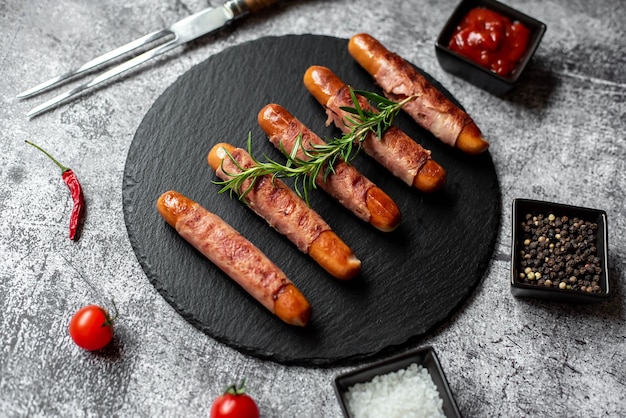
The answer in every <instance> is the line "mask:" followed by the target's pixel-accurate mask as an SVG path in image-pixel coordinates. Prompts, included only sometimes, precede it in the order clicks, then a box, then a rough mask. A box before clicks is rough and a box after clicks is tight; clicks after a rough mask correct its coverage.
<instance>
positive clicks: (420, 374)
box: [346, 363, 445, 418]
mask: <svg viewBox="0 0 626 418" xmlns="http://www.w3.org/2000/svg"><path fill="white" fill-rule="evenodd" d="M346 401H347V404H348V409H349V410H350V413H351V414H352V416H353V417H354V418H381V417H385V418H395V417H398V418H406V417H415V418H422V417H423V418H426V417H428V418H435V417H445V415H444V413H443V401H442V399H441V397H440V396H439V392H438V391H437V386H435V384H434V382H433V380H432V378H431V377H430V374H429V373H428V370H426V369H425V368H423V367H422V366H420V365H418V364H416V363H413V364H411V365H410V366H409V367H407V368H406V369H402V370H398V371H395V372H391V373H388V374H384V375H379V376H375V377H374V378H373V379H372V380H371V381H369V382H366V383H357V384H355V385H354V386H351V387H350V388H349V389H348V391H347V392H346Z"/></svg>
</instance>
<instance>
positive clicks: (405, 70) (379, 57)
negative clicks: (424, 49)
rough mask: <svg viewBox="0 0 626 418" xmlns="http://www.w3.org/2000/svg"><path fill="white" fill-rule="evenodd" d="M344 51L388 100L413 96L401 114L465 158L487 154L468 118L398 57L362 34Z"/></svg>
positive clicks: (484, 144) (376, 41)
mask: <svg viewBox="0 0 626 418" xmlns="http://www.w3.org/2000/svg"><path fill="white" fill-rule="evenodd" d="M348 51H349V52H350V55H352V57H353V58H354V59H355V60H356V61H357V62H358V63H359V64H360V65H361V66H362V67H363V68H364V69H365V70H366V71H367V72H368V73H370V74H371V75H372V77H374V80H375V81H376V83H377V84H378V85H379V86H380V87H381V88H382V89H383V90H384V91H385V94H386V95H387V97H389V98H390V99H392V100H396V101H401V100H403V99H405V98H407V97H409V96H413V95H417V99H415V100H413V101H412V102H410V103H407V104H406V105H405V106H404V107H403V110H405V111H406V112H407V113H408V114H409V115H411V117H412V118H413V119H415V121H416V122H417V123H418V124H419V125H420V126H422V127H424V128H425V129H428V130H429V131H430V132H432V133H433V135H435V136H436V137H437V138H439V139H440V140H441V141H442V142H444V143H446V144H448V145H451V146H453V147H457V148H459V149H460V150H462V151H464V152H467V153H468V154H480V153H481V152H484V151H485V150H487V148H488V147H489V143H488V142H487V141H485V139H484V138H483V136H482V133H481V132H480V129H479V128H478V126H477V125H476V123H475V122H474V121H473V120H472V118H471V117H470V116H469V115H468V114H467V113H465V112H464V111H463V110H461V109H460V108H458V107H457V106H455V105H454V103H452V102H451V101H450V100H448V98H446V97H445V96H444V95H443V94H442V93H441V92H440V91H439V90H437V89H436V88H435V87H434V86H433V85H432V84H431V83H430V82H429V81H428V80H427V79H426V78H425V77H424V76H423V75H422V74H420V73H419V72H418V71H417V70H416V69H415V68H414V67H413V66H412V65H411V64H409V63H408V62H407V61H405V60H404V59H403V58H402V57H400V56H399V55H397V54H395V53H393V52H390V51H389V50H388V49H387V48H385V47H384V46H383V45H382V44H381V43H380V42H379V41H378V40H376V39H374V38H373V37H372V36H370V35H368V34H365V33H361V34H358V35H354V36H353V37H352V38H350V41H349V43H348Z"/></svg>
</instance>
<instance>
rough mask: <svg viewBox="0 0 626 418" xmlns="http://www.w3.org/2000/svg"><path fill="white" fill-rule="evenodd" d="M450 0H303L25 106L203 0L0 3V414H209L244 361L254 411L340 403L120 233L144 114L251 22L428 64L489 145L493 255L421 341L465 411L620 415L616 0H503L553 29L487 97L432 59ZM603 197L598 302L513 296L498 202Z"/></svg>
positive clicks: (621, 133)
mask: <svg viewBox="0 0 626 418" xmlns="http://www.w3.org/2000/svg"><path fill="white" fill-rule="evenodd" d="M456 3H457V2H456V1H455V0H436V1H435V0H428V1H421V2H408V1H405V2H400V1H389V2H381V1H373V0H362V1H358V2H357V1H352V0H337V1H321V0H300V1H286V2H281V3H280V4H279V5H277V6H276V7H274V8H272V9H271V10H268V11H266V12H263V13H261V14H259V15H257V16H249V17H248V18H246V19H245V20H243V21H240V22H239V23H237V24H236V25H234V26H232V27H230V28H228V29H226V30H224V31H222V32H220V33H219V34H216V35H212V36H208V37H206V38H203V39H201V40H198V41H196V42H193V43H191V44H190V45H188V46H186V47H184V48H181V49H179V50H176V51H175V52H174V53H171V54H169V55H167V56H165V57H162V58H160V59H158V60H155V61H153V62H151V63H150V64H149V65H146V66H143V67H142V68H141V69H140V70H138V71H135V72H133V73H132V74H131V75H129V76H127V77H123V78H121V79H120V80H118V81H117V82H115V83H112V84H109V85H107V86H106V87H105V88H101V89H98V90H97V91H96V92H94V93H91V94H88V95H85V96H83V97H81V98H79V99H78V100H75V101H72V102H71V103H68V104H67V105H64V106H62V107H59V108H57V109H56V110H54V111H52V112H49V113H46V114H44V115H43V116H41V117H38V118H35V119H32V120H28V119H27V118H26V117H25V113H26V112H27V111H28V110H29V109H30V108H31V107H33V106H34V105H35V104H38V103H39V102H40V101H41V99H45V98H48V97H52V94H51V93H49V94H47V95H44V96H42V98H37V99H33V100H25V101H20V100H17V99H16V98H15V96H16V94H17V93H19V92H20V91H22V90H24V89H26V88H28V87H31V86H32V85H35V84H37V83H39V82H41V81H43V80H45V79H47V78H49V77H51V76H53V75H56V74H59V73H62V72H64V71H65V70H67V69H69V68H70V67H72V66H74V65H77V64H80V63H82V62H85V61H87V60H88V59H90V58H92V57H93V56H95V55H98V54H100V53H103V52H106V51H108V50H110V49H112V48H113V47H115V46H117V45H120V44H123V43H125V42H127V41H129V40H131V39H134V38H136V37H138V36H140V35H143V34H145V33H148V32H151V31H153V30H156V29H159V28H161V27H164V26H166V25H167V24H169V23H171V22H174V21H176V20H178V19H180V18H182V17H184V16H186V15H188V14H190V13H192V12H195V11H197V10H200V9H201V8H203V7H205V6H206V4H207V3H206V2H205V1H203V0H190V1H181V0H176V1H171V0H163V1H161V2H158V1H156V0H135V1H133V2H130V3H129V2H125V1H124V2H123V1H119V0H118V1H115V0H101V1H98V2H93V1H87V0H55V1H51V0H38V1H36V2H33V1H19V0H0V36H1V37H2V39H3V42H2V44H1V45H0V96H1V99H2V106H1V107H0V132H1V134H0V135H1V138H2V140H1V141H0V177H1V181H0V209H1V211H0V222H1V226H2V227H1V228H0V415H1V416H8V417H14V416H189V417H192V416H207V414H208V411H209V408H210V404H211V402H212V400H213V399H214V397H215V396H217V394H218V393H220V392H221V390H222V389H223V388H224V387H225V386H227V385H228V384H230V383H232V381H233V380H236V379H239V378H240V377H242V376H247V377H248V382H249V383H248V386H249V390H250V392H251V393H252V395H253V396H254V397H255V398H256V399H257V400H258V403H259V405H260V409H261V412H262V415H263V416H266V417H295V416H304V417H335V416H339V415H340V409H339V407H338V403H337V400H336V397H335V394H334V393H333V389H332V380H333V378H334V376H335V375H337V374H338V373H340V372H343V371H345V370H349V369H350V368H348V367H346V368H329V369H310V368H299V367H287V366H282V365H279V364H275V363H272V362H265V361H260V360H257V359H255V358H251V357H247V356H244V355H242V354H240V353H238V352H236V351H234V350H233V349H231V348H229V347H227V346H224V345H221V344H219V343H217V342H215V341H213V340H211V339H210V338H208V337H207V336H205V335H204V334H202V333H200V332H198V331H197V330H196V329H194V328H193V327H192V326H190V325H189V324H188V323H187V322H185V320H184V319H183V318H181V317H180V316H179V315H177V314H176V313H175V312H174V310H173V309H172V308H171V307H170V306H169V305H168V304H167V303H166V302H165V301H164V300H163V299H162V298H161V296H160V295H159V294H158V293H157V292H156V291H155V289H154V288H153V287H152V286H151V285H150V283H149V282H148V280H147V278H146V277H145V275H144V273H143V271H142V270H141V268H140V267H139V264H138V262H137V260H136V258H135V256H134V253H133V251H132V249H131V247H130V244H129V241H128V237H127V235H126V228H125V225H124V219H123V213H122V201H121V183H122V175H123V169H124V162H125V157H126V152H127V150H128V147H129V145H130V143H131V140H132V138H133V134H134V132H135V130H136V128H137V126H138V125H139V123H140V121H141V119H142V118H143V115H144V114H145V113H146V111H147V110H148V109H149V107H150V105H151V104H152V103H153V102H154V100H156V99H157V97H158V96H159V95H160V93H161V92H162V91H163V90H164V89H165V88H166V87H167V86H168V85H170V84H171V83H172V82H174V81H175V80H176V79H177V77H179V76H180V75H182V74H183V73H184V72H185V71H187V70H188V69H189V68H191V67H192V66H193V65H194V64H197V63H199V62H201V61H203V60H204V59H206V58H207V57H209V56H211V55H212V54H215V53H217V52H219V51H221V50H223V49H225V48H228V47H229V46H232V45H236V44H239V43H241V42H245V41H247V40H251V39H256V38H258V37H261V36H265V35H282V34H294V33H295V34H299V33H315V34H324V35H331V36H337V37H343V38H348V37H350V36H351V35H353V34H355V33H357V32H361V31H367V32H370V33H372V34H373V35H374V36H376V37H377V38H379V39H380V40H381V41H382V42H383V43H385V44H387V45H389V46H390V47H391V48H392V49H394V50H396V51H398V52H399V53H401V54H402V55H403V56H405V57H406V58H407V59H409V60H410V61H412V62H414V63H416V64H418V65H419V66H420V67H421V68H423V69H424V70H426V71H427V72H428V73H430V74H431V75H433V76H434V77H435V78H437V79H438V80H439V81H440V82H441V83H442V84H443V85H444V86H445V87H447V88H448V90H450V91H451V92H452V93H453V94H454V95H455V97H456V98H457V99H458V100H459V101H460V102H461V103H462V104H463V105H464V106H465V107H466V108H467V110H468V111H469V113H470V114H471V115H472V116H473V117H474V119H475V120H476V121H477V123H478V125H479V126H480V127H481V128H482V130H483V132H484V133H485V135H486V137H487V138H488V139H489V140H490V142H491V153H492V156H493V159H494V162H495V165H496V168H497V171H498V175H499V178H500V184H501V188H502V199H503V201H502V205H503V212H502V228H501V231H500V234H499V238H498V242H497V244H496V250H495V253H494V256H493V260H492V264H491V266H490V268H489V270H488V272H487V275H486V277H485V278H484V280H483V282H482V283H481V284H480V285H479V287H478V288H477V289H476V291H475V292H474V294H473V296H472V297H471V298H470V299H469V300H468V302H467V303H466V304H465V305H464V306H463V307H462V309H460V310H459V311H458V313H457V314H456V315H455V316H454V317H453V318H451V320H450V321H449V322H448V323H446V324H445V325H443V326H442V327H440V329H437V330H435V332H433V333H432V335H431V336H430V337H429V338H426V339H424V340H423V341H422V344H423V345H425V344H429V345H432V346H434V347H435V349H436V350H437V353H438V355H439V357H440V360H441V362H442V365H443V367H444V370H445V372H446V374H447V377H448V380H449V382H450V385H451V389H452V391H453V393H454V395H455V397H456V401H457V403H458V405H459V408H460V410H461V412H462V413H463V414H464V415H465V416H468V417H475V416H507V417H512V416H525V415H527V416H568V417H578V416H580V417H583V416H584V417H589V416H594V417H595V416H597V417H600V416H615V417H617V416H626V395H625V394H626V321H625V318H626V314H625V311H624V286H625V284H626V283H625V279H626V273H625V271H626V266H625V262H624V260H625V259H626V238H624V236H625V234H626V209H625V208H624V195H625V192H626V145H625V144H626V131H625V128H624V127H625V126H626V117H625V114H626V105H625V103H626V71H625V70H624V68H626V41H625V40H626V33H625V30H624V25H623V24H624V22H626V8H624V7H623V4H622V2H621V1H620V0H601V1H594V2H588V1H584V0H575V1H569V0H529V1H523V0H509V1H507V2H506V3H507V4H509V5H511V6H514V7H516V8H518V9H519V10H521V11H523V12H526V13H529V14H531V15H533V16H534V17H536V18H538V19H539V20H541V21H543V22H545V23H546V24H547V26H548V31H547V33H546V35H545V37H544V39H543V42H542V44H541V46H540V47H539V50H538V51H537V54H536V57H535V60H534V61H533V66H532V67H531V68H530V70H529V71H528V73H527V74H526V76H525V77H524V80H523V84H522V85H521V86H520V87H519V88H518V89H516V90H515V91H514V92H512V93H511V94H509V95H507V96H506V97H503V98H497V97H494V96H491V95H490V94H488V93H486V92H484V91H481V90H479V89H477V88H475V87H473V86H471V85H469V84H467V83H466V82H464V81H462V80H460V79H457V78H455V77H453V76H451V75H449V74H447V73H445V72H443V70H442V69H441V68H440V67H439V65H438V63H437V61H436V58H435V53H434V46H433V45H434V41H435V38H436V37H437V34H438V31H439V30H440V28H441V27H442V26H443V24H444V22H445V21H446V19H447V17H448V16H449V14H450V13H451V12H452V10H453V9H454V7H455V6H456ZM25 139H30V140H32V141H34V142H37V143H39V144H40V145H42V146H43V147H45V148H47V149H49V150H50V151H52V152H53V153H54V154H56V155H57V156H58V157H59V158H60V159H61V160H62V161H63V162H64V163H65V164H67V165H69V166H71V167H72V168H73V169H74V170H75V171H76V172H77V173H78V175H79V177H80V179H81V181H82V182H83V184H84V187H85V196H86V199H87V207H88V212H87V217H86V223H85V226H84V229H83V234H82V237H81V239H80V240H79V241H78V242H70V241H69V240H68V239H67V228H66V226H67V216H68V212H69V210H70V206H71V201H70V198H69V195H68V193H67V191H66V188H65V185H64V184H63V183H61V181H60V179H59V176H58V174H59V172H58V171H55V170H56V168H55V167H54V165H52V163H50V162H49V161H46V160H45V159H44V157H43V156H42V155H41V154H39V153H38V152H37V151H36V150H35V149H33V148H31V147H29V146H28V145H26V144H25V143H24V140H25ZM517 197H524V198H536V199H542V200H552V201H558V202H562V203H568V204H574V205H582V206H588V207H595V208H598V209H603V210H605V211H606V212H607V213H608V219H609V228H610V234H609V245H610V263H611V279H612V285H613V287H614V289H615V293H614V295H613V297H612V299H611V300H609V301H608V302H606V303H603V304H600V305H596V306H583V307H581V306H568V305H557V304H552V303H546V302H538V301H523V300H517V299H514V298H513V297H512V296H511V294H510V291H509V286H508V277H509V252H510V237H511V234H510V227H509V225H510V220H511V213H510V203H511V200H512V199H514V198H517ZM111 298H113V299H114V300H115V302H116V303H117V306H118V308H119V310H120V313H121V318H120V320H119V322H118V326H117V329H116V338H115V340H114V343H113V344H112V345H111V346H110V347H108V348H107V349H106V350H105V351H104V352H103V353H99V354H92V353H86V352H84V351H82V350H80V349H79V348H77V347H76V346H75V345H74V344H73V343H72V342H71V340H70V338H69V337H68V335H67V331H66V327H67V324H68V321H69V318H70V317H71V315H72V313H73V312H74V311H75V310H76V309H78V308H79V307H81V306H82V305H84V304H87V303H92V302H95V303H104V304H106V303H107V301H108V300H110V299H111Z"/></svg>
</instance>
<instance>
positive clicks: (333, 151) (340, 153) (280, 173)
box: [215, 87, 415, 203]
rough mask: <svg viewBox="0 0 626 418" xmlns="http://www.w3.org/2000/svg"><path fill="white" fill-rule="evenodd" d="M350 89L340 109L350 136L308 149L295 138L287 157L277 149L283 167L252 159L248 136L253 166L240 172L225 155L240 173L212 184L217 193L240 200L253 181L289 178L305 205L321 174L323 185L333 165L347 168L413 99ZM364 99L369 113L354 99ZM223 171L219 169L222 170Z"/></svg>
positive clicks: (240, 167) (276, 163)
mask: <svg viewBox="0 0 626 418" xmlns="http://www.w3.org/2000/svg"><path fill="white" fill-rule="evenodd" d="M349 89H350V97H351V99H352V103H353V105H354V107H348V106H345V107H341V109H342V110H344V111H345V112H347V113H348V114H349V115H350V116H347V117H346V122H348V124H349V125H351V126H352V128H351V130H350V132H347V133H345V134H343V135H342V136H341V137H339V138H333V139H331V140H328V141H326V143H325V144H319V145H317V144H311V147H310V148H305V147H304V145H303V143H302V135H299V136H298V138H296V143H295V144H294V147H293V150H292V152H291V153H287V152H286V151H285V150H284V149H281V151H282V152H283V154H285V155H287V162H286V164H281V163H279V162H277V161H275V160H272V159H271V158H268V157H267V156H265V159H266V161H264V162H261V161H259V160H257V159H255V158H254V157H253V156H252V145H251V144H252V140H251V134H250V133H249V134H248V153H249V154H250V156H251V157H252V160H253V161H254V163H255V165H254V166H252V167H250V168H244V167H242V166H240V165H239V163H237V161H235V159H234V157H233V156H232V155H230V153H227V154H228V156H229V158H230V159H231V161H233V163H234V164H235V165H236V166H237V168H238V169H239V170H240V171H241V172H240V173H225V174H227V175H228V176H229V177H230V179H228V180H224V181H216V182H215V183H216V184H220V185H222V186H223V187H222V189H221V190H220V191H219V192H220V193H223V192H226V191H229V192H230V196H231V197H232V196H233V193H238V194H239V199H240V200H244V198H245V196H246V195H247V194H248V193H249V192H250V190H252V188H253V187H254V184H255V182H256V179H258V178H259V177H262V176H265V175H271V176H272V178H273V179H276V178H293V179H294V190H295V191H296V193H297V194H298V196H300V197H301V198H303V199H304V200H305V201H306V202H307V203H309V191H310V190H313V189H316V188H317V184H316V179H317V177H318V176H319V173H320V172H321V171H322V170H324V177H323V178H324V181H326V179H327V177H328V176H329V175H330V174H332V173H334V167H335V164H336V163H337V162H339V161H341V160H343V161H345V162H346V163H348V164H350V163H351V162H352V160H354V158H356V156H357V155H358V153H359V151H360V150H361V143H362V142H363V140H364V139H365V138H366V137H367V135H368V134H369V133H373V134H375V135H376V136H377V137H378V138H379V140H380V139H381V138H382V136H383V133H384V132H385V131H386V130H387V129H388V128H389V127H390V126H391V124H392V123H393V120H394V118H395V117H396V116H397V114H398V113H399V112H400V110H401V109H402V106H404V105H405V104H407V103H409V102H411V101H413V100H415V96H410V97H407V98H406V99H404V100H402V101H401V102H394V101H393V100H389V99H387V98H386V97H383V96H380V95H378V94H376V93H372V92H368V91H363V90H353V89H352V88H351V87H350V88H349ZM357 94H358V95H360V96H363V97H365V98H366V99H367V100H369V101H372V102H374V106H375V107H376V108H378V111H376V110H375V108H374V107H373V108H372V109H369V110H367V109H363V108H362V107H361V105H360V104H359V101H358V99H357V97H356V95H357ZM298 150H301V151H302V153H303V154H304V155H305V156H306V158H307V159H302V158H298V157H297V152H298ZM222 169H223V167H222ZM247 179H252V180H253V181H252V182H250V184H249V185H248V187H247V188H246V189H245V190H243V191H242V190H241V189H242V187H243V185H244V182H245V181H246V180H247Z"/></svg>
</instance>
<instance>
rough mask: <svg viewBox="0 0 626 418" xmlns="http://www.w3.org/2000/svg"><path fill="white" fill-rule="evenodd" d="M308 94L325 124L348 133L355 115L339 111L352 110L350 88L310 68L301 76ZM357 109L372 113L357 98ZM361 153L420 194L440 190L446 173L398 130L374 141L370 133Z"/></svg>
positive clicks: (329, 74) (320, 69)
mask: <svg viewBox="0 0 626 418" xmlns="http://www.w3.org/2000/svg"><path fill="white" fill-rule="evenodd" d="M304 85H305V86H306V88H307V90H309V92H310V93H311V94H312V95H313V97H315V98H316V99H317V101H318V102H319V103H320V104H321V105H322V106H324V107H325V108H326V113H327V114H328V123H330V122H331V121H333V122H334V123H335V126H336V127H337V128H339V129H341V130H342V131H343V132H344V133H349V132H350V131H351V130H352V128H353V126H354V125H352V124H351V122H350V120H351V118H354V115H351V114H349V113H348V112H346V111H345V110H343V109H342V107H354V103H353V101H352V97H351V95H350V90H349V87H348V86H347V85H346V84H344V82H343V81H341V79H340V78H339V77H337V75H336V74H335V73H333V72H332V71H331V70H330V69H328V68H326V67H321V66H312V67H309V69H307V71H306V73H305V74H304ZM357 99H358V100H359V106H360V107H361V108H362V109H364V110H368V111H369V110H371V107H370V105H369V103H368V101H367V100H366V99H365V98H364V97H361V96H357ZM362 146H363V149H364V150H365V152H366V153H367V154H369V155H370V156H372V157H373V158H374V159H375V160H376V161H378V162H379V163H380V164H381V165H382V166H383V167H385V168H387V169H388V170H389V171H391V172H392V173H393V174H394V175H395V176H396V177H398V178H400V179H401V180H403V181H404V182H405V183H406V184H408V185H409V186H411V185H412V186H415V187H416V188H417V189H419V190H421V191H423V192H433V191H435V190H438V189H440V188H441V187H442V186H443V184H444V183H445V180H446V171H445V170H444V168H443V167H441V165H439V164H438V163H437V162H436V161H434V160H433V159H432V158H431V156H430V151H429V150H427V149H425V148H423V147H422V146H421V145H420V144H418V143H417V142H415V141H414V140H412V139H411V138H410V137H409V136H408V135H407V134H405V133H404V132H403V131H402V130H401V129H400V128H398V127H397V126H390V127H389V128H388V129H387V130H386V131H385V132H384V133H383V135H382V138H378V137H376V135H374V133H370V134H368V135H367V137H365V139H364V140H363V142H362Z"/></svg>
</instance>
